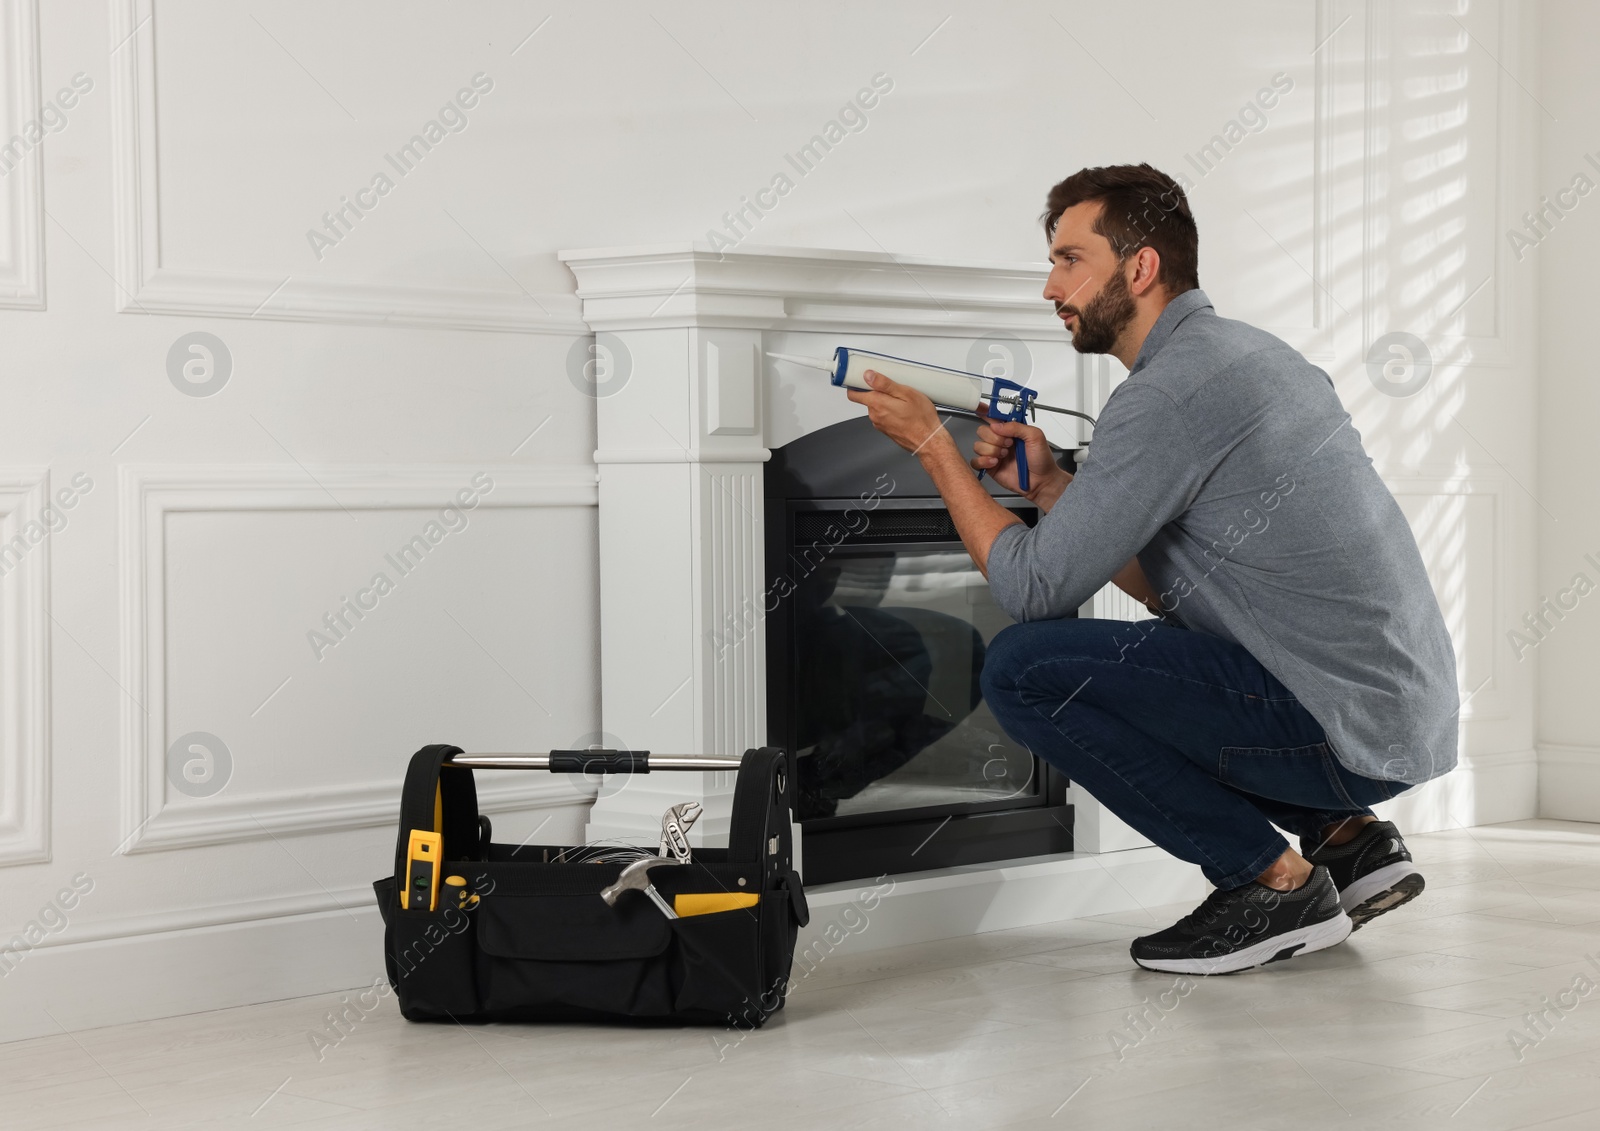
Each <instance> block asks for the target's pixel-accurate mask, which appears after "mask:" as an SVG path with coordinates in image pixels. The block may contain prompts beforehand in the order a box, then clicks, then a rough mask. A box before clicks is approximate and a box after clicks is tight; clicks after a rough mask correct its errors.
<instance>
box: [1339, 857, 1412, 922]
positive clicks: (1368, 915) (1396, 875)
mask: <svg viewBox="0 0 1600 1131" xmlns="http://www.w3.org/2000/svg"><path fill="white" fill-rule="evenodd" d="M1425 886H1426V884H1425V882H1424V880H1423V878H1422V873H1421V872H1419V871H1417V866H1416V865H1415V864H1414V863H1412V862H1411V861H1409V860H1397V861H1395V862H1394V863H1393V864H1387V865H1385V866H1384V867H1382V868H1379V869H1378V870H1377V871H1376V872H1370V873H1368V874H1367V875H1365V876H1362V877H1361V878H1360V879H1359V880H1356V881H1355V882H1354V883H1352V884H1351V885H1350V886H1349V887H1347V888H1345V889H1344V890H1343V891H1341V892H1340V893H1339V903H1340V905H1341V906H1343V907H1344V910H1345V914H1347V915H1349V916H1350V921H1351V922H1352V923H1353V924H1354V927H1352V930H1353V929H1355V927H1360V926H1361V925H1362V924H1363V923H1366V922H1368V921H1370V920H1372V919H1376V918H1377V917H1378V916H1379V915H1382V914H1383V913H1384V912H1385V911H1393V910H1394V909H1395V908H1396V907H1399V906H1400V905H1401V904H1402V903H1410V902H1411V901H1412V900H1413V899H1415V898H1417V896H1419V895H1421V894H1422V889H1423V888H1424V887H1425Z"/></svg>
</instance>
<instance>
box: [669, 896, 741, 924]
mask: <svg viewBox="0 0 1600 1131" xmlns="http://www.w3.org/2000/svg"><path fill="white" fill-rule="evenodd" d="M760 900H761V897H760V896H759V895H757V894H756V893H755V892H742V891H695V892H682V893H680V894H678V895H675V896H673V897H672V909H673V910H674V911H676V912H677V913H678V917H679V918H683V919H686V918H688V917H689V916H691V915H710V914H713V913H714V912H717V911H734V910H737V909H738V908H740V907H754V906H755V905H756V904H757V903H758V902H760Z"/></svg>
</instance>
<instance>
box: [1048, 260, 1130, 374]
mask: <svg viewBox="0 0 1600 1131" xmlns="http://www.w3.org/2000/svg"><path fill="white" fill-rule="evenodd" d="M1060 309H1061V310H1063V311H1071V312H1072V313H1074V314H1076V315H1077V316H1078V324H1077V326H1076V327H1075V328H1074V329H1073V331H1072V348H1073V349H1075V350H1077V351H1078V352H1079V353H1110V352H1111V347H1112V346H1114V345H1116V344H1117V338H1119V337H1120V336H1121V335H1122V331H1123V330H1125V329H1126V328H1127V327H1128V324H1129V323H1130V322H1132V321H1133V319H1134V315H1136V314H1137V313H1138V308H1137V307H1136V306H1134V303H1133V292H1132V291H1130V290H1129V289H1128V280H1127V279H1126V278H1125V277H1124V276H1123V274H1122V264H1121V263H1118V264H1117V266H1116V269H1115V270H1113V271H1112V272H1111V277H1110V278H1109V279H1107V280H1106V285H1105V286H1103V287H1101V288H1100V293H1099V294H1097V295H1095V296H1094V297H1093V298H1092V299H1090V300H1089V301H1088V302H1087V303H1085V304H1084V305H1083V306H1082V307H1077V306H1070V305H1066V304H1063V305H1062V306H1061V308H1060Z"/></svg>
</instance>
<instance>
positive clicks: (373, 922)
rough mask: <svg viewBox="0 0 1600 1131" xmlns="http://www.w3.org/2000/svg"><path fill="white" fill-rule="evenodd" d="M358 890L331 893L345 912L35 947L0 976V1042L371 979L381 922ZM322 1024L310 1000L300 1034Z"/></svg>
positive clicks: (379, 954)
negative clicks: (0, 998)
mask: <svg viewBox="0 0 1600 1131" xmlns="http://www.w3.org/2000/svg"><path fill="white" fill-rule="evenodd" d="M365 894H366V900H365V902H362V903H357V902H356V900H355V899H354V895H355V893H353V892H352V893H344V892H340V893H338V896H339V900H340V902H342V903H345V904H346V905H348V907H349V910H337V909H336V910H325V911H315V912H311V913H309V914H304V915H285V916H279V917H275V918H270V919H254V920H250V921H246V922H234V923H226V924H221V925H218V926H209V927H196V928H191V929H187V930H176V931H159V932H151V933H148V934H138V935H124V936H122V937H120V938H106V939H99V940H95V941H90V942H80V943H72V942H66V941H64V942H62V943H61V944H59V945H55V946H41V947H37V948H35V949H34V950H31V951H29V952H28V953H27V955H26V956H25V957H24V958H23V960H22V961H21V962H19V963H17V965H16V966H15V968H14V969H12V970H11V971H10V973H8V974H6V975H5V976H4V978H0V994H3V995H4V1000H5V1008H4V1009H0V1042H3V1041H20V1040H25V1039H27V1038H29V1037H44V1036H50V1035H53V1034H57V1033H60V1032H61V1031H62V1030H63V1029H67V1030H79V1029H96V1028H100V1027H102V1026H105V1025H120V1024H123V1023H125V1022H130V1021H147V1020H150V1019H153V1018H157V1017H173V1016H177V1015H179V1014H184V1013H201V1012H205V1011H207V1010H212V1009H226V1008H229V1007H231V1006H236V1005H252V1004H255V1003H258V1002H264V1001H278V1000H280V999H283V998H291V997H304V996H307V995H310V994H322V993H330V992H333V991H336V990H345V989H350V988H352V987H355V986H363V987H364V986H370V985H372V983H373V980H374V979H376V978H379V977H381V976H383V973H384V968H383V922H382V920H381V919H380V918H379V916H378V905H377V901H376V900H375V899H373V898H372V890H371V889H370V888H368V889H367V890H366V893H365ZM69 937H70V936H67V935H64V936H63V939H67V938H69ZM322 1022H323V1018H322V1016H321V1014H319V1013H314V1012H313V1011H312V1010H311V1009H310V1007H309V1006H308V1007H307V1012H306V1029H307V1031H308V1032H309V1031H312V1030H317V1029H320V1028H321V1026H322Z"/></svg>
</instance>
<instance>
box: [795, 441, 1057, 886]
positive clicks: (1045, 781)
mask: <svg viewBox="0 0 1600 1131" xmlns="http://www.w3.org/2000/svg"><path fill="white" fill-rule="evenodd" d="M948 426H949V428H950V431H951V432H952V433H954V434H955V435H956V440H957V442H958V443H959V444H961V445H962V446H963V447H964V448H967V449H970V446H971V443H972V441H973V439H974V433H975V432H976V428H977V425H976V424H975V423H971V422H968V421H964V420H959V419H956V420H951V421H949V422H948ZM764 478H765V492H764V494H765V496H766V522H765V527H766V528H765V531H764V549H765V555H764V556H765V562H766V585H767V593H768V594H769V595H773V596H772V598H769V600H768V602H767V603H768V605H773V606H775V607H771V608H769V610H768V611H767V613H766V652H767V686H766V693H767V733H768V742H769V743H771V744H772V745H774V746H779V747H782V748H783V749H785V750H787V751H789V752H790V755H791V757H793V756H794V754H795V751H796V747H795V742H794V737H795V736H794V720H793V719H792V718H791V717H790V698H789V694H790V691H789V685H788V681H789V677H790V672H791V671H792V667H793V662H794V660H793V644H794V637H793V616H794V610H793V606H792V604H791V603H790V602H788V601H787V600H784V599H782V596H781V595H782V594H784V593H785V592H786V591H787V588H788V587H786V586H785V584H784V582H785V579H792V575H793V573H794V572H795V568H794V567H795V562H794V561H793V559H791V557H790V553H789V550H790V547H791V546H794V545H796V541H795V539H794V528H795V523H796V519H797V516H801V515H804V514H806V513H816V512H819V511H821V512H829V511H832V512H844V511H850V510H853V511H855V512H858V513H864V514H865V515H866V516H867V518H868V522H867V523H866V524H865V525H864V529H860V530H858V531H857V530H851V529H848V528H845V527H843V526H839V527H835V528H834V530H833V532H832V533H831V534H830V535H829V536H828V537H827V539H826V540H827V542H828V544H829V546H830V549H829V554H830V555H833V554H840V555H848V554H863V553H867V554H870V553H882V552H883V551H884V550H885V549H893V550H896V551H916V550H950V549H956V550H959V549H961V542H960V539H959V538H958V537H957V536H956V534H955V530H954V526H953V525H952V524H951V523H950V522H949V512H948V511H947V510H946V509H945V506H944V501H943V500H942V499H941V498H940V497H939V493H938V491H937V490H935V489H934V486H933V482H932V481H931V480H930V479H929V478H928V476H927V474H926V473H925V472H924V471H923V470H922V467H921V465H920V464H919V463H918V462H917V461H916V459H915V458H914V457H912V456H911V455H910V454H909V453H906V452H904V451H902V450H901V449H900V448H898V447H897V446H895V445H894V444H893V443H891V442H890V441H889V440H887V439H886V438H884V437H883V436H882V435H880V434H879V433H878V432H877V431H876V430H874V429H873V428H872V426H871V424H870V422H869V421H867V420H866V418H865V417H859V418H853V419H851V420H847V421H844V422H842V423H840V424H835V425H832V426H831V427H828V428H823V429H820V430H818V431H816V432H812V433H809V434H807V435H805V436H802V437H800V438H799V439H798V440H795V441H794V442H792V443H790V444H787V445H784V446H783V447H778V448H774V449H773V452H772V459H771V461H769V462H768V464H767V467H766V472H765V476H764ZM984 482H985V484H986V485H987V486H988V488H989V490H990V493H991V494H993V495H994V496H995V498H996V501H997V502H999V503H1000V504H1001V505H1003V506H1006V507H1007V508H1008V509H1011V510H1013V511H1015V512H1016V513H1017V514H1018V517H1020V518H1022V519H1023V521H1025V522H1028V523H1029V524H1030V525H1031V524H1032V523H1033V522H1034V521H1037V517H1038V516H1037V511H1036V509H1035V508H1034V507H1033V505H1032V504H1031V503H1028V502H1027V500H1025V499H1022V498H1019V497H1017V496H1014V495H1010V494H1008V493H1006V492H1004V490H1003V489H1001V488H998V487H996V486H995V485H994V484H992V483H991V482H990V481H989V480H987V479H986V480H984ZM909 511H917V512H922V513H924V514H926V515H927V517H928V520H929V521H928V522H926V523H923V524H919V525H922V526H924V527H925V529H924V530H923V531H922V532H921V536H920V538H917V539H913V538H910V537H907V538H905V539H900V538H892V539H890V540H886V539H885V537H884V535H883V533H882V531H881V527H882V526H883V525H884V524H882V523H880V524H879V526H880V532H879V533H878V534H876V535H875V534H874V533H873V530H872V525H871V522H870V519H871V516H872V515H874V514H880V515H885V514H888V513H904V512H909ZM941 516H942V521H940V517H941ZM853 524H854V520H852V525H853ZM894 525H899V524H894ZM940 527H942V528H943V529H939V528H940ZM774 598H775V599H774ZM1030 781H1037V783H1038V788H1037V790H1036V791H1035V792H1033V793H1031V794H1027V795H1024V796H1021V797H1015V798H1004V799H1000V800H994V801H977V802H959V803H949V804H944V805H934V806H924V807H920V808H915V809H897V810H882V811H876V812H869V813H856V814H849V815H846V816H836V817H825V818H813V819H809V820H804V821H802V822H801V825H800V828H801V837H802V853H801V859H802V871H803V875H804V879H805V882H806V883H808V884H818V883H832V882H836V881H843V880H854V879H865V878H875V877H878V876H882V875H901V874H906V873H910V872H922V871H928V870H932V869H937V868H948V867H954V866H958V865H964V864H978V863H988V862H992V861H1000V860H1014V859H1019V858H1022V857H1028V856H1042V855H1049V854H1053V853H1059V852H1070V851H1072V847H1073V839H1072V824H1073V807H1072V806H1071V805H1070V804H1069V803H1068V802H1067V800H1066V790H1067V784H1068V783H1067V779H1066V777H1065V776H1064V775H1063V774H1062V773H1061V772H1060V771H1059V770H1057V769H1056V768H1055V767H1054V766H1051V765H1050V764H1049V763H1048V762H1045V761H1043V760H1042V759H1040V758H1038V757H1035V758H1034V775H1033V776H1032V777H1030Z"/></svg>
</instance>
